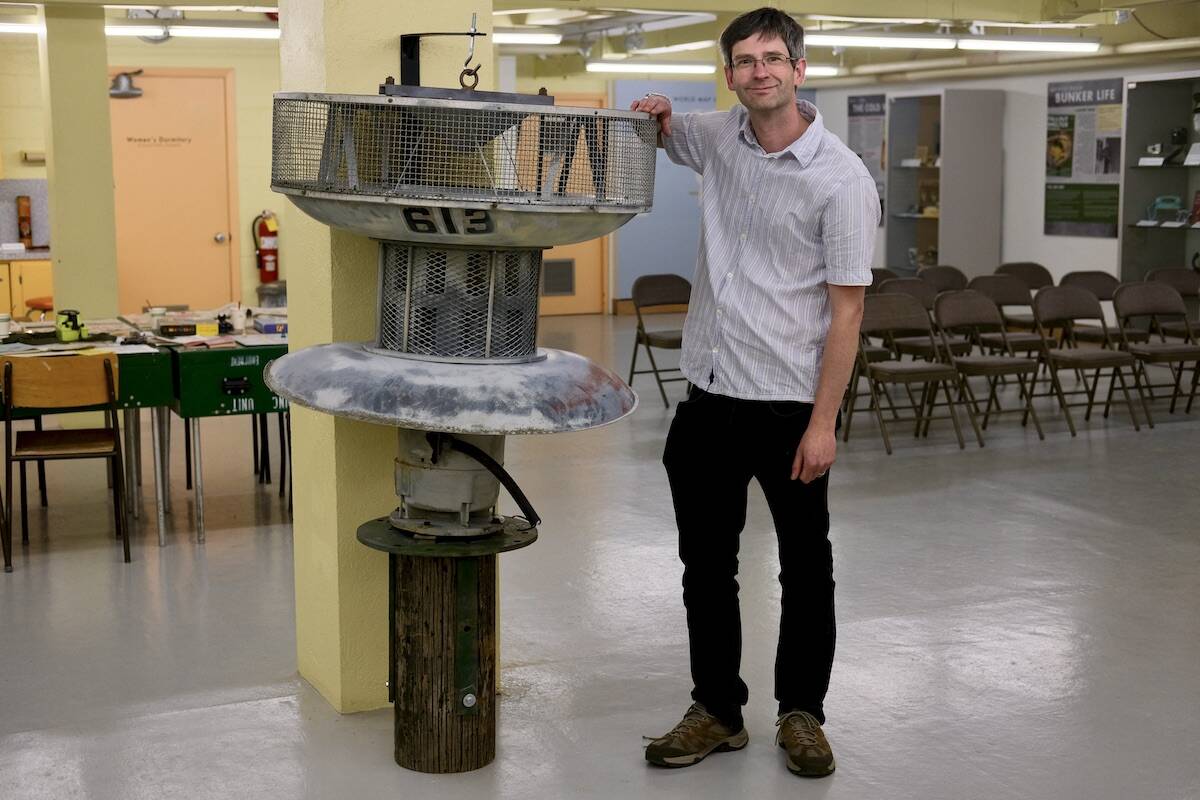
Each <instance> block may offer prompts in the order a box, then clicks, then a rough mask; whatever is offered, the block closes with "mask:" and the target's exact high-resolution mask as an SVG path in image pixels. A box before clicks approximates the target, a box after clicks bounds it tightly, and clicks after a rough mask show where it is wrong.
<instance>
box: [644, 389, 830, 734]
mask: <svg viewBox="0 0 1200 800" xmlns="http://www.w3.org/2000/svg"><path fill="white" fill-rule="evenodd" d="M811 415H812V405H811V404H809V403H792V402H775V401H769V402H766V401H753V400H737V399H734V398H731V397H725V396H723V395H718V394H710V393H707V392H704V391H702V390H700V389H698V388H693V389H692V390H691V392H690V394H689V396H688V399H687V400H686V401H684V402H682V403H680V404H679V406H678V408H677V409H676V412H675V419H674V421H673V422H672V423H671V431H670V433H669V434H668V436H667V446H666V451H665V452H664V453H663V464H665V465H666V468H667V477H668V478H669V480H670V483H671V498H672V500H673V501H674V504H675V518H676V521H677V522H678V525H679V557H680V559H681V560H682V561H683V565H684V572H683V603H684V606H685V607H686V608H687V623H688V636H689V640H690V643H691V647H690V649H691V664H692V682H693V689H692V699H693V700H695V701H696V702H698V703H703V704H704V706H705V708H707V709H708V710H709V712H710V713H712V714H714V715H716V716H717V718H718V719H720V720H721V721H722V722H724V723H725V724H726V725H730V726H732V727H734V728H735V729H740V728H741V727H742V706H744V705H745V704H746V700H747V698H748V694H749V690H748V689H747V688H746V684H745V682H743V681H742V679H741V676H740V675H739V670H740V666H741V656H742V623H741V612H740V610H739V606H738V582H737V572H738V538H739V535H740V534H741V532H742V528H743V527H744V526H745V524H746V491H747V487H748V486H749V484H750V479H751V478H752V477H753V478H755V479H757V480H758V482H759V484H760V485H761V486H762V489H763V493H764V494H765V495H766V498H767V504H768V505H769V506H770V509H771V516H772V517H773V519H774V521H775V532H776V536H777V538H778V542H779V564H780V573H779V582H780V584H781V586H782V587H783V609H782V615H781V619H780V625H779V646H778V650H777V652H776V656H775V698H776V699H777V700H778V701H779V712H780V713H781V714H782V713H785V712H787V711H796V710H798V711H807V712H809V713H811V714H812V715H813V716H815V717H816V718H817V719H818V720H820V721H822V722H824V721H825V714H824V708H823V705H824V701H825V693H826V691H827V690H828V688H829V673H830V669H831V668H832V666H833V650H834V640H835V635H836V632H835V626H834V606H833V587H834V582H833V553H832V551H831V549H830V545H829V504H828V496H827V492H828V486H829V476H828V475H826V476H825V477H822V478H817V479H816V480H814V481H813V482H812V483H809V484H804V483H801V482H800V481H799V480H795V481H793V480H791V479H790V478H791V469H792V460H793V458H794V457H795V455H796V447H797V445H799V443H800V438H801V437H802V436H803V435H804V431H805V429H806V428H807V427H808V421H809V418H810V417H811ZM755 611H756V613H764V612H763V611H762V610H761V609H756V610H755Z"/></svg>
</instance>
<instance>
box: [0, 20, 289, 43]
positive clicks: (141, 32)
mask: <svg viewBox="0 0 1200 800" xmlns="http://www.w3.org/2000/svg"><path fill="white" fill-rule="evenodd" d="M41 30H42V27H41V26H40V25H38V24H37V23H33V22H0V33H38V32H40V31H41ZM168 33H170V35H171V36H178V37H179V38H181V39H188V38H194V39H278V38H279V29H278V28H269V27H266V26H263V27H254V28H252V27H248V26H247V27H233V26H219V25H218V26H214V25H169V26H167V25H105V26H104V35H105V36H148V37H151V38H154V37H160V36H165V35H166V34H168Z"/></svg>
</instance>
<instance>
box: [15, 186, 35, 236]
mask: <svg viewBox="0 0 1200 800" xmlns="http://www.w3.org/2000/svg"><path fill="white" fill-rule="evenodd" d="M17 237H18V238H19V239H20V240H21V244H23V245H25V246H26V247H33V210H32V204H31V203H30V202H29V195H25V194H19V195H17Z"/></svg>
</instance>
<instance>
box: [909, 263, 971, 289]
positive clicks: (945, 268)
mask: <svg viewBox="0 0 1200 800" xmlns="http://www.w3.org/2000/svg"><path fill="white" fill-rule="evenodd" d="M917 277H918V278H920V279H921V280H923V281H925V282H926V283H929V284H932V285H933V288H934V289H935V290H937V291H938V292H953V291H957V290H958V289H965V288H967V276H966V275H965V274H963V271H962V270H960V269H959V268H958V267H952V266H950V265H949V264H938V265H937V266H936V267H922V268H921V269H919V270H917Z"/></svg>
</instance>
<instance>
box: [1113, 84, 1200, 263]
mask: <svg viewBox="0 0 1200 800" xmlns="http://www.w3.org/2000/svg"><path fill="white" fill-rule="evenodd" d="M1198 92H1200V70H1192V71H1188V72H1175V73H1170V74H1164V75H1153V76H1149V77H1145V78H1138V79H1137V80H1129V81H1126V84H1125V136H1124V152H1123V169H1122V171H1121V212H1120V213H1121V223H1122V224H1121V225H1120V227H1119V231H1118V237H1119V239H1120V242H1119V248H1118V252H1119V253H1120V278H1121V280H1122V281H1140V280H1143V279H1144V278H1145V277H1146V273H1148V272H1149V271H1150V270H1153V269H1159V268H1162V267H1183V266H1187V265H1189V264H1191V263H1193V259H1194V258H1195V257H1196V256H1197V254H1200V239H1198V237H1197V235H1196V234H1197V232H1198V231H1200V225H1188V224H1186V223H1185V224H1183V225H1172V224H1167V225H1163V224H1161V223H1160V224H1157V225H1139V224H1138V223H1139V222H1141V221H1142V220H1144V219H1147V218H1148V214H1147V209H1148V208H1150V207H1151V206H1153V205H1155V204H1156V203H1157V204H1159V205H1160V206H1168V207H1169V206H1170V205H1178V207H1179V208H1182V209H1183V210H1184V211H1188V212H1190V211H1191V210H1192V209H1193V207H1194V205H1195V203H1196V202H1197V198H1198V197H1200V168H1197V166H1193V165H1187V164H1182V163H1177V164H1162V165H1154V166H1151V165H1147V164H1140V163H1138V162H1139V161H1140V160H1141V159H1143V158H1145V157H1146V156H1147V153H1146V148H1147V146H1149V145H1153V144H1156V143H1161V144H1163V147H1164V148H1165V147H1167V144H1166V143H1167V142H1168V141H1169V140H1170V137H1171V132H1172V131H1174V130H1177V129H1179V128H1183V129H1184V130H1185V131H1186V132H1187V136H1188V144H1187V145H1185V153H1186V152H1187V151H1188V150H1190V149H1191V147H1192V146H1193V145H1194V144H1195V143H1196V142H1197V141H1198V140H1200V136H1198V135H1197V133H1196V131H1195V130H1194V128H1193V127H1192V109H1193V107H1194V106H1195V101H1194V99H1193V95H1194V94H1196V93H1198ZM1169 213H1170V212H1164V214H1163V215H1164V216H1168V215H1169Z"/></svg>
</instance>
